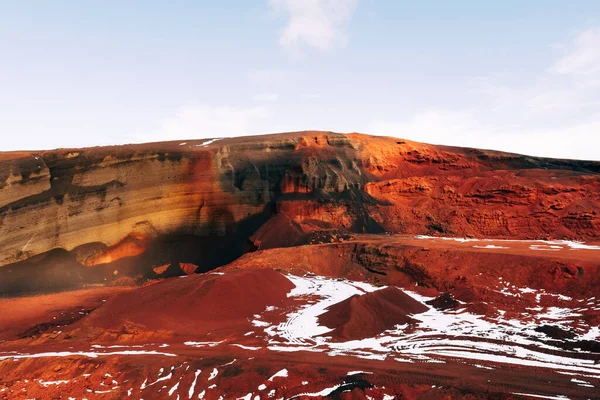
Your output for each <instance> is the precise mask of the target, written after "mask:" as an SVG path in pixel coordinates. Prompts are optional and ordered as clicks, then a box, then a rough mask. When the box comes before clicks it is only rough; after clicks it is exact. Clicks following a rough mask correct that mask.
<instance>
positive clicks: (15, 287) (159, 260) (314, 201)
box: [0, 132, 600, 294]
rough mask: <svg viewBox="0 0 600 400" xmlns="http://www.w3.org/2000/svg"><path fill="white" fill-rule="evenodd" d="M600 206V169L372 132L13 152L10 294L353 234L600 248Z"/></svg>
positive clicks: (5, 280)
mask: <svg viewBox="0 0 600 400" xmlns="http://www.w3.org/2000/svg"><path fill="white" fill-rule="evenodd" d="M599 212H600V163H598V162H585V161H571V160H553V159H541V158H534V157H528V156H520V155H515V154H506V153H500V152H492V151H483V150H475V149H462V148H451V147H444V146H432V145H426V144H421V143H415V142H410V141H406V140H400V139H395V138H382V137H372V136H367V135H360V134H351V135H342V134H337V133H331V132H296V133H284V134H276V135H265V136H255V137H243V138H231V139H219V140H211V141H206V140H188V141H180V142H167V143H151V144H143V145H128V146H112V147H97V148H89V149H60V150H54V151H46V152H18V153H15V152H13V153H0V293H5V294H6V293H16V292H22V291H32V290H48V289H59V288H67V287H74V286H80V285H83V284H90V283H102V284H104V283H111V282H112V283H119V282H124V281H126V280H127V279H138V278H148V277H157V276H171V275H179V274H183V273H190V272H193V271H195V272H201V271H206V270H209V269H212V268H214V267H217V266H219V265H223V264H225V263H227V262H230V261H233V260H234V259H235V258H237V257H239V256H240V255H242V254H243V253H245V252H247V251H250V250H254V249H256V248H268V247H280V246H289V245H298V244H302V243H309V242H310V241H314V240H334V239H333V237H334V236H335V237H343V234H344V232H367V233H381V232H384V231H387V232H393V233H405V234H443V235H445V236H467V235H469V236H475V237H495V238H500V237H503V238H506V237H510V238H520V239H525V238H528V239H537V238H544V239H546V238H568V239H579V240H582V239H583V240H597V239H599V238H600V215H599V214H598V213H599ZM273 217H276V219H273V220H271V221H270V219H271V218H273ZM268 221H270V222H269V223H267V222H268ZM261 227H262V228H261ZM278 227H281V228H282V229H283V230H282V232H285V238H282V237H281V236H280V235H279V236H278V235H274V234H273V232H272V231H273V229H278ZM266 231H270V232H266ZM194 267H197V268H194Z"/></svg>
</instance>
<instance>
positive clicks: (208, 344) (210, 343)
mask: <svg viewBox="0 0 600 400" xmlns="http://www.w3.org/2000/svg"><path fill="white" fill-rule="evenodd" d="M223 342H224V340H221V341H220V342H183V344H185V345H186V346H193V347H204V346H208V347H215V346H218V345H220V344H221V343H223Z"/></svg>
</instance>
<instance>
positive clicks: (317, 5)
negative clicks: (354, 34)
mask: <svg viewBox="0 0 600 400" xmlns="http://www.w3.org/2000/svg"><path fill="white" fill-rule="evenodd" d="M269 5H270V6H271V8H272V9H273V10H275V12H276V13H278V14H284V15H285V16H286V17H287V19H288V21H287V24H286V25H285V27H284V28H283V31H282V32H281V36H280V37H279V43H280V44H281V45H282V46H283V47H284V48H285V49H286V50H288V51H290V52H291V53H293V54H298V53H299V47H300V46H301V45H302V44H304V45H307V46H310V47H314V48H316V49H319V50H322V51H325V50H330V49H332V48H333V47H336V46H339V45H343V44H344V43H345V41H346V31H345V28H346V24H347V23H348V21H350V19H351V17H352V14H353V12H354V10H355V8H356V0H269Z"/></svg>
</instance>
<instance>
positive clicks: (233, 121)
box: [130, 104, 272, 142]
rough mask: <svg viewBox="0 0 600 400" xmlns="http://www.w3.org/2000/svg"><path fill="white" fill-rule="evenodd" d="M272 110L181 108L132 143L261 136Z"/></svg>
mask: <svg viewBox="0 0 600 400" xmlns="http://www.w3.org/2000/svg"><path fill="white" fill-rule="evenodd" d="M271 116H272V110H271V109H270V108H269V107H267V106H264V105H260V106H212V105H205V104H193V105H187V106H184V107H181V108H180V109H179V110H178V111H177V112H176V113H175V115H174V116H172V117H170V118H165V119H162V120H160V121H159V122H158V127H157V129H156V130H155V131H154V132H150V133H148V132H144V133H140V134H136V135H133V136H132V137H131V139H130V140H131V141H133V142H150V141H168V140H184V139H202V138H215V137H231V136H245V135H255V134H261V133H265V128H266V127H267V126H268V121H269V120H270V118H271Z"/></svg>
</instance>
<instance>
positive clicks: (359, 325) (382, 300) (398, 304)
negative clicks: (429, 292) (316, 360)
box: [319, 287, 428, 340]
mask: <svg viewBox="0 0 600 400" xmlns="http://www.w3.org/2000/svg"><path fill="white" fill-rule="evenodd" d="M427 310H428V308H427V306H425V305H423V304H421V303H419V302H418V301H416V300H415V299H413V298H412V297H410V296H409V295H407V294H406V293H404V292H403V291H401V290H400V289H398V288H395V287H388V288H385V289H381V290H377V291H375V292H371V293H367V294H364V295H362V296H359V295H354V296H352V297H350V298H349V299H346V300H344V301H342V302H340V303H337V304H334V305H333V306H331V307H329V309H328V311H327V312H326V313H325V314H322V315H321V316H319V322H320V323H321V324H323V325H325V326H327V327H330V328H334V329H333V331H332V332H328V333H327V334H326V335H327V336H332V337H333V338H334V339H337V340H355V339H364V338H366V337H374V336H376V335H378V334H380V333H382V332H383V331H386V330H388V329H392V328H393V327H394V326H396V325H404V324H408V323H411V322H413V321H414V320H413V319H412V318H410V316H411V315H412V314H419V313H422V312H425V311H427Z"/></svg>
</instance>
